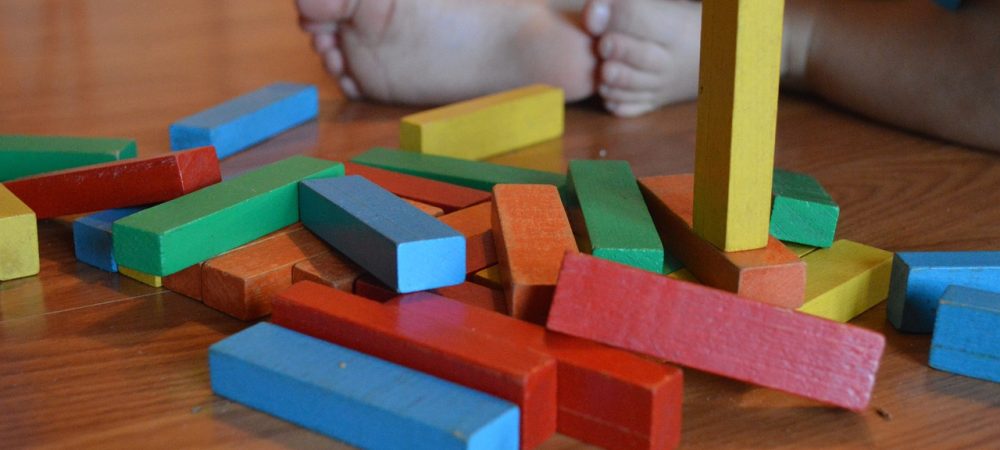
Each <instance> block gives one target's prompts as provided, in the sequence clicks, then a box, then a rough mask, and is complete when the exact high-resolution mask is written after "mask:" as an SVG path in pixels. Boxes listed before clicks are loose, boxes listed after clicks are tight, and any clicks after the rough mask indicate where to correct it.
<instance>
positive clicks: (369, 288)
mask: <svg viewBox="0 0 1000 450" xmlns="http://www.w3.org/2000/svg"><path fill="white" fill-rule="evenodd" d="M353 292H354V295H357V296H358V297H364V298H367V299H368V300H374V301H376V302H379V303H385V302H387V301H389V300H392V299H394V298H396V297H398V296H399V293H398V292H396V291H394V290H393V289H392V288H390V287H389V286H386V285H385V284H383V283H382V282H381V281H379V280H378V279H376V278H375V277H373V276H371V275H362V276H360V277H358V279H356V280H354V291H353Z"/></svg>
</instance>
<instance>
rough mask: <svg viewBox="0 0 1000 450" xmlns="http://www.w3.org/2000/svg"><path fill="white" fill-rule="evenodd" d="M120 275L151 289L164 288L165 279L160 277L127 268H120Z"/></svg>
mask: <svg viewBox="0 0 1000 450" xmlns="http://www.w3.org/2000/svg"><path fill="white" fill-rule="evenodd" d="M118 273H120V274H122V275H124V276H126V277H129V278H131V279H133V280H135V281H138V282H140V283H142V284H145V285H146V286H149V287H155V288H158V287H163V277H161V276H159V275H152V274H148V273H145V272H141V271H138V270H135V269H129V268H128V267H125V266H118Z"/></svg>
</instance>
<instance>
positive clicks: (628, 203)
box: [569, 160, 664, 273]
mask: <svg viewBox="0 0 1000 450" xmlns="http://www.w3.org/2000/svg"><path fill="white" fill-rule="evenodd" d="M569 186H570V190H571V191H572V192H573V193H575V194H576V199H577V202H578V204H579V206H580V210H581V212H582V213H583V221H584V223H585V224H586V228H587V236H588V238H589V241H590V247H591V248H590V252H591V254H593V255H594V256H596V257H598V258H602V259H606V260H609V261H615V262H619V263H622V264H625V265H629V266H633V267H638V268H640V269H645V270H648V271H650V272H656V273H660V272H662V271H663V270H664V264H663V253H664V252H663V244H662V243H661V242H660V236H659V234H658V233H657V232H656V225H654V224H653V218H652V216H650V215H649V209H647V208H646V202H645V201H644V200H643V199H642V193H641V192H639V185H638V183H637V182H636V179H635V175H634V174H632V168H631V167H629V164H628V163H627V162H625V161H607V160H602V161H587V160H575V161H570V163H569Z"/></svg>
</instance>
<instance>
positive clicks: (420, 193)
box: [344, 162, 491, 212]
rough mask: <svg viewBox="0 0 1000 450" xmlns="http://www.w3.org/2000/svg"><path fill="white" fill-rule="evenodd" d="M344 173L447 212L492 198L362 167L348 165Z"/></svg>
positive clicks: (441, 183) (444, 184) (420, 178)
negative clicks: (358, 176) (357, 176)
mask: <svg viewBox="0 0 1000 450" xmlns="http://www.w3.org/2000/svg"><path fill="white" fill-rule="evenodd" d="M344 170H345V171H346V174H347V175H361V176H363V177H365V178H367V179H368V181H371V182H372V183H375V184H377V185H379V186H380V187H382V189H385V190H387V191H389V192H392V193H393V194H396V195H398V196H400V197H403V198H408V199H411V200H417V201H419V202H423V203H427V204H428V205H434V206H437V207H439V208H441V209H443V210H444V211H445V212H452V211H455V210H459V209H463V208H468V207H470V206H472V205H475V204H477V203H482V202H486V201H489V199H490V197H491V195H490V193H489V192H483V191H481V190H479V189H472V188H468V187H465V186H459V185H457V184H452V183H445V182H443V181H436V180H432V179H430V178H423V177H418V176H414V175H407V174H405V173H400V172H393V171H391V170H385V169H379V168H377V167H371V166H365V165H362V164H355V163H351V162H347V163H344Z"/></svg>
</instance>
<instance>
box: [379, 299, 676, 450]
mask: <svg viewBox="0 0 1000 450" xmlns="http://www.w3.org/2000/svg"><path fill="white" fill-rule="evenodd" d="M387 305H393V306H397V307H399V308H400V316H403V317H406V316H411V315H416V316H420V317H422V318H424V319H425V320H431V321H434V322H436V323H439V324H442V325H447V326H451V327H459V328H463V329H466V330H469V331H474V332H476V333H481V334H485V335H489V336H493V337H495V338H498V339H501V340H503V341H505V342H508V343H510V344H514V345H517V346H522V347H526V348H531V349H534V350H537V351H539V352H542V353H545V354H548V355H550V356H552V357H553V358H555V359H556V361H557V363H558V369H557V373H558V377H559V389H558V392H559V400H558V403H559V419H558V430H559V432H560V433H562V434H565V435H567V436H571V437H574V438H577V439H580V440H582V441H585V442H588V443H591V444H595V445H599V446H601V447H605V448H608V449H663V448H673V447H676V446H677V444H678V443H679V442H680V432H681V397H682V393H683V389H682V383H683V376H682V373H681V371H680V369H678V368H676V367H673V366H670V365H664V364H658V363H655V362H653V361H649V360H647V359H644V358H641V357H638V356H636V355H634V354H631V353H629V352H625V351H621V350H617V349H614V348H611V347H607V346H605V345H601V344H598V343H595V342H593V341H590V340H587V339H580V338H576V337H573V336H569V335H565V334H562V333H557V332H554V331H549V330H546V329H545V328H543V327H541V326H538V325H534V324H530V323H528V322H523V321H520V320H517V319H514V318H511V317H506V316H503V315H500V314H496V313H491V312H489V311H485V310H483V309H480V308H475V307H470V306H469V305H466V304H461V303H458V302H455V301H452V300H449V299H447V298H443V297H441V296H438V295H434V294H429V293H424V292H421V293H416V294H409V295H405V296H400V297H397V298H396V299H393V300H392V301H391V302H389V303H387Z"/></svg>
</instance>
